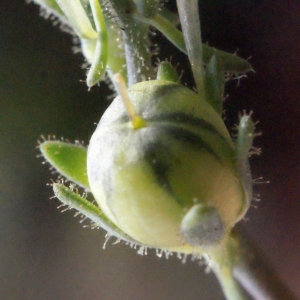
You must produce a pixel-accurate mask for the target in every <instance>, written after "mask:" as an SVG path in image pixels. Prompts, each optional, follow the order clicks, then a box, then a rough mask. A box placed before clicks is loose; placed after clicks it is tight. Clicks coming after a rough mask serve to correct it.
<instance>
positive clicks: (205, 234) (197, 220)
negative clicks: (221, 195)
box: [180, 204, 225, 247]
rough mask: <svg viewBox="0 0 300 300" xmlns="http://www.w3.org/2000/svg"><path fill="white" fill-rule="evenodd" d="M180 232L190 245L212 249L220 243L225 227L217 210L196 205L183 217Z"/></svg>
mask: <svg viewBox="0 0 300 300" xmlns="http://www.w3.org/2000/svg"><path fill="white" fill-rule="evenodd" d="M180 232H181V234H182V236H183V237H184V239H185V240H186V241H187V242H188V243H189V244H190V245H192V246H203V247H205V246H207V247H210V246H215V245H217V244H219V243H220V241H221V240H222V238H223V237H224V234H225V226H224V223H223V221H222V220H221V217H220V215H219V213H218V210H217V209H216V208H214V207H211V206H207V205H202V204H196V205H194V206H192V208H191V209H190V210H189V211H188V212H187V214H186V215H185V216H184V217H183V219H182V221H181V225H180Z"/></svg>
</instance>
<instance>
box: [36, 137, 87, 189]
mask: <svg viewBox="0 0 300 300" xmlns="http://www.w3.org/2000/svg"><path fill="white" fill-rule="evenodd" d="M39 148H40V151H41V153H42V155H43V156H44V158H45V159H46V160H47V161H48V162H49V163H50V164H51V165H52V166H53V167H54V168H55V169H56V170H57V171H58V172H59V173H60V174H61V175H63V176H64V177H66V178H67V179H68V180H70V181H73V182H74V183H76V184H78V185H80V186H81V187H83V188H85V189H88V190H89V189H90V187H89V182H88V177H87V170H86V157H87V149H86V148H85V147H83V146H81V145H74V144H70V143H65V142H61V141H46V142H43V143H42V144H40V146H39Z"/></svg>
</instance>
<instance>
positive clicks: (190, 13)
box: [177, 0, 205, 95]
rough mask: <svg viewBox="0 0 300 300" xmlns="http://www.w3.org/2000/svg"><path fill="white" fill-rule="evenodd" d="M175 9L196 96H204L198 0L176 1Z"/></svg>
mask: <svg viewBox="0 0 300 300" xmlns="http://www.w3.org/2000/svg"><path fill="white" fill-rule="evenodd" d="M177 7H178V12H179V17H180V22H181V27H182V32H183V37H184V41H185V46H186V50H187V54H188V57H189V61H190V64H191V67H192V71H193V74H194V80H195V83H196V86H197V90H198V94H200V95H204V93H205V92H204V69H203V63H202V56H203V55H202V39H201V30H200V17H199V8H198V0H189V1H186V0H177Z"/></svg>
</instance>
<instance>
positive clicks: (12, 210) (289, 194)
mask: <svg viewBox="0 0 300 300" xmlns="http://www.w3.org/2000/svg"><path fill="white" fill-rule="evenodd" d="M200 3H201V9H202V10H201V13H202V30H203V39H204V41H205V42H208V43H209V44H210V45H212V46H215V47H218V48H221V49H223V50H227V51H231V52H235V51H236V50H238V49H239V51H238V53H239V55H240V56H242V57H244V58H248V57H250V56H251V57H252V58H251V63H252V65H253V67H254V69H255V71H256V73H250V74H249V75H248V78H247V79H242V80H241V82H240V84H239V85H238V82H237V81H232V82H231V83H229V85H228V90H227V92H228V94H229V96H228V98H227V100H226V109H227V119H228V121H229V124H231V125H230V126H233V124H234V123H236V122H237V114H238V112H240V111H242V110H243V109H246V110H247V111H250V110H253V111H254V115H253V116H254V119H255V120H259V121H260V123H259V125H258V129H259V130H260V131H262V133H263V135H262V137H260V138H257V140H256V141H255V145H256V146H259V147H262V149H263V154H262V155H261V156H260V157H256V158H254V159H253V160H252V162H251V164H252V168H253V175H254V178H258V177H260V176H263V177H264V179H265V180H270V182H271V183H270V184H260V185H257V186H255V192H257V193H260V194H261V199H262V200H261V202H259V203H253V205H254V206H257V209H256V208H255V207H253V208H251V209H250V211H249V213H248V215H247V221H243V223H244V226H245V227H246V228H247V230H248V232H249V234H250V235H251V237H252V238H253V239H254V240H255V242H256V243H257V244H258V245H259V247H260V248H261V249H262V250H263V252H264V253H265V254H266V256H267V257H268V258H269V260H270V262H271V264H272V265H273V266H274V268H275V269H276V270H277V272H278V274H279V275H280V277H281V278H282V280H283V281H284V282H285V283H286V285H287V286H288V287H289V288H290V289H291V290H292V291H293V292H294V294H295V295H296V296H297V297H298V298H299V299H300V285H299V282H300V255H299V253H300V238H299V236H300V221H299V216H300V201H299V200H300V186H299V182H300V142H299V140H300V128H299V121H300V99H299V98H300V97H299V94H300V57H299V53H300V16H299V12H300V4H299V1H296V0H293V1H272V0H266V1H259V0H256V1H254V0H252V1H251V0H244V1H243V0H231V1H229V0H222V1H221V0H220V1H210V0H202V1H200ZM0 28H1V31H0V204H1V206H0V295H1V299H7V300H11V299H12V300H14V299H20V300H21V299H24V300H27V299H45V300H54V299H55V300H60V299H61V300H62V299H73V300H77V299H78V300H79V299H91V300H93V299H95V300H96V299H102V300H114V299H123V300H129V299H134V300H135V299H144V300H153V299H160V300H170V299H172V300H179V299H181V300H182V299H189V300H194V299H195V300H196V299H203V300H221V299H224V297H223V296H222V292H221V290H220V288H219V285H218V283H217V281H216V280H215V278H214V276H213V275H212V274H208V275H207V274H205V269H204V268H203V267H200V266H199V265H198V264H197V263H195V262H191V261H190V260H188V261H187V263H185V264H182V263H181V261H179V260H178V259H176V258H175V257H171V258H169V259H168V260H166V259H165V258H158V257H156V255H155V253H154V252H152V251H150V253H148V255H147V256H146V257H141V256H139V255H137V253H136V251H135V250H132V249H130V248H129V247H128V246H126V245H124V244H122V243H121V244H117V245H112V242H109V243H108V245H107V247H106V250H103V249H102V245H103V243H104V233H103V232H102V230H91V229H89V228H83V226H82V225H81V224H79V222H78V219H75V218H73V213H72V212H66V213H60V212H59V210H57V206H58V205H59V203H58V201H57V200H56V199H49V198H50V197H52V196H53V193H52V191H51V188H50V187H48V186H46V184H47V183H49V182H50V179H51V178H53V179H55V175H51V174H50V171H49V170H48V167H47V166H45V165H42V160H41V159H40V158H36V155H37V154H38V151H37V149H36V145H37V140H38V139H40V135H41V134H44V135H46V136H47V135H48V134H51V135H52V134H55V135H56V136H57V137H58V138H60V137H64V138H67V139H69V140H71V141H74V140H75V139H76V140H83V141H85V142H86V144H88V140H89V137H90V136H91V134H92V133H93V130H94V129H95V123H97V122H98V121H99V119H100V116H101V114H102V112H103V110H104V109H105V108H106V107H107V106H108V105H109V101H108V100H107V93H108V92H109V90H108V89H107V87H106V86H105V84H101V87H100V88H93V89H92V90H91V91H90V92H88V91H87V88H86V86H85V83H84V82H83V81H82V80H84V79H85V71H84V70H83V69H82V68H81V65H82V63H83V59H82V57H81V56H80V54H76V55H74V54H73V53H72V47H73V43H72V38H71V37H70V36H69V35H67V34H66V33H62V32H61V31H60V30H59V28H58V27H57V26H52V21H50V20H44V19H43V18H41V17H39V9H38V7H37V6H36V5H33V4H26V3H25V1H22V0H1V5H0ZM157 39H158V41H159V40H160V36H159V35H158V37H157ZM167 48H168V49H169V48H170V45H169V44H168V43H167V42H165V43H164V44H163V45H162V54H161V58H165V57H169V56H172V57H173V59H172V62H173V63H174V64H176V63H178V62H180V65H179V67H178V69H179V70H183V69H186V65H185V63H184V56H183V55H181V54H180V53H178V52H177V51H176V50H174V49H173V48H170V49H171V50H170V49H169V50H168V51H169V52H165V50H164V49H167ZM190 78H191V77H190V75H189V74H188V72H184V74H183V81H185V82H186V83H188V84H190V83H191V82H190V80H191V79H190Z"/></svg>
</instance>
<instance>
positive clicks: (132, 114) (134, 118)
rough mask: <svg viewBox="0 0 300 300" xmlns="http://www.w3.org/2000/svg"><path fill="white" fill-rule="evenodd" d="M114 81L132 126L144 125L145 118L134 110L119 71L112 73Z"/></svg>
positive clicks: (141, 126) (136, 127) (139, 126)
mask: <svg viewBox="0 0 300 300" xmlns="http://www.w3.org/2000/svg"><path fill="white" fill-rule="evenodd" d="M114 82H115V86H116V89H117V91H118V94H119V96H120V97H121V99H122V101H123V103H124V106H125V109H126V111H127V113H128V117H129V118H130V121H131V124H132V127H133V128H134V129H140V128H143V127H146V122H145V120H144V119H143V118H141V117H140V116H139V114H138V113H137V112H136V110H135V108H134V106H133V104H132V103H131V101H130V99H129V96H128V93H127V88H126V84H125V80H124V78H123V76H122V75H121V74H120V73H117V74H115V75H114Z"/></svg>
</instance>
